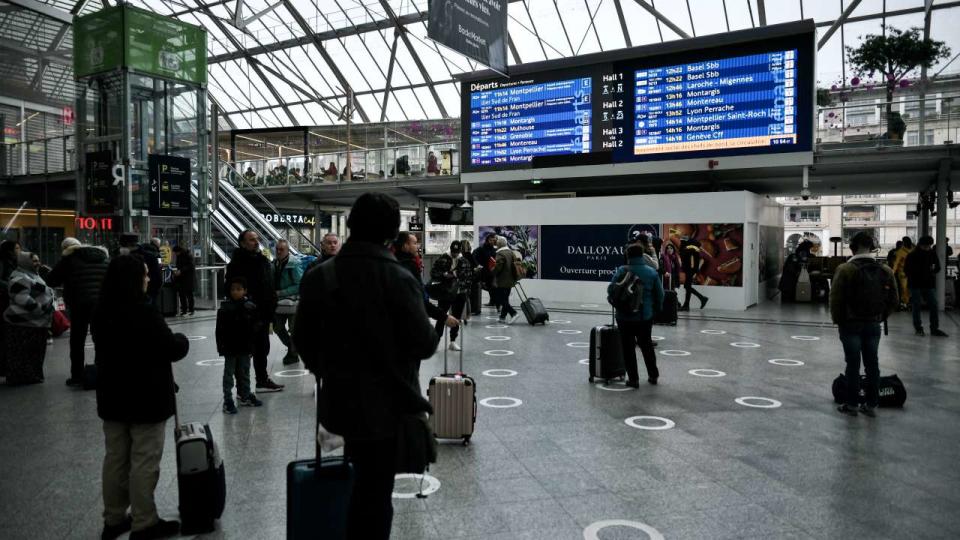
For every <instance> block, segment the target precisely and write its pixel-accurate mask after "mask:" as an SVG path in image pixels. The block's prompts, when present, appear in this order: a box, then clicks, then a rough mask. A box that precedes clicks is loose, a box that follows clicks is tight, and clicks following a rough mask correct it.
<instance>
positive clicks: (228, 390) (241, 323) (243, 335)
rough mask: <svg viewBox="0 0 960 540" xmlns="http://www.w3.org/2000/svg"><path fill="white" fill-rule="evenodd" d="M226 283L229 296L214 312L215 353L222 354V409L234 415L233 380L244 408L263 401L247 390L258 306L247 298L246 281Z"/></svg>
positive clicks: (260, 403) (235, 278)
mask: <svg viewBox="0 0 960 540" xmlns="http://www.w3.org/2000/svg"><path fill="white" fill-rule="evenodd" d="M227 286H228V287H229V288H230V296H229V298H227V299H226V300H225V301H224V302H223V303H222V304H221V305H220V310H219V311H217V353H218V354H220V355H222V356H223V412H225V413H227V414H237V406H236V405H235V404H234V403H233V382H234V378H236V382H237V397H238V398H239V400H240V405H241V406H243V407H259V406H261V405H263V402H262V401H260V400H259V399H257V396H255V395H254V394H253V392H251V391H250V355H251V354H253V340H252V337H253V335H254V325H256V324H260V323H259V322H258V319H257V306H256V305H255V304H254V303H253V302H251V301H250V300H248V299H247V282H246V280H245V279H244V278H243V277H240V276H237V277H234V278H232V279H231V280H230V281H229V282H228V283H227Z"/></svg>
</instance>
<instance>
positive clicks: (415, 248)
mask: <svg viewBox="0 0 960 540" xmlns="http://www.w3.org/2000/svg"><path fill="white" fill-rule="evenodd" d="M419 242H420V241H419V240H418V239H417V235H415V234H412V233H408V232H406V231H402V232H401V233H400V234H399V235H397V239H396V240H394V241H393V253H394V255H395V256H396V257H397V262H399V263H400V266H403V267H404V268H406V269H407V270H408V271H409V272H410V274H411V275H412V276H413V277H414V278H416V280H417V282H418V283H421V285H422V282H421V281H420V276H421V275H422V274H423V261H422V259H420V248H419ZM423 307H424V309H425V310H426V311H427V316H428V317H430V318H431V319H433V320H435V321H437V322H438V323H439V322H440V321H443V324H445V325H447V326H448V327H449V328H454V327H456V326H459V325H460V321H458V320H457V319H456V317H454V316H453V315H450V314H449V313H447V312H446V311H444V310H443V309H442V308H441V307H440V306H438V305H436V304H434V303H433V302H431V301H430V299H429V298H428V297H427V295H426V294H425V295H423ZM438 335H443V334H442V332H439V333H438Z"/></svg>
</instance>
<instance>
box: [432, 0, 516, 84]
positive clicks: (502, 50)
mask: <svg viewBox="0 0 960 540" xmlns="http://www.w3.org/2000/svg"><path fill="white" fill-rule="evenodd" d="M507 4H508V2H507V0H430V9H429V13H428V20H427V37H428V38H430V39H432V40H434V41H436V42H437V43H440V44H441V45H445V46H447V47H449V48H451V49H453V50H454V51H457V52H458V53H460V54H462V55H464V56H467V57H469V58H473V59H474V60H476V61H477V62H480V63H481V64H483V65H485V66H489V67H490V69H492V70H494V71H497V72H499V73H503V74H506V72H507Z"/></svg>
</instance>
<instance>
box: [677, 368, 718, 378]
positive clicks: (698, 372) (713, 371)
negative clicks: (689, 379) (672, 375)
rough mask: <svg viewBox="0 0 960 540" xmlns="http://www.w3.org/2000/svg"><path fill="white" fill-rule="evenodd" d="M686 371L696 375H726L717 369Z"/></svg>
mask: <svg viewBox="0 0 960 540" xmlns="http://www.w3.org/2000/svg"><path fill="white" fill-rule="evenodd" d="M687 373H689V374H691V375H695V376H697V377H726V376H727V374H726V373H724V372H722V371H720V370H717V369H691V370H690V371H688V372H687Z"/></svg>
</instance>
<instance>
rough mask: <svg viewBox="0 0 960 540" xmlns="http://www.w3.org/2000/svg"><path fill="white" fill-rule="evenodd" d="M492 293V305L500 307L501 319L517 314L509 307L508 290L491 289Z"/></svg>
mask: <svg viewBox="0 0 960 540" xmlns="http://www.w3.org/2000/svg"><path fill="white" fill-rule="evenodd" d="M493 292H494V293H495V296H494V297H493V303H494V304H496V305H497V306H499V307H500V318H501V319H506V318H507V315H509V316H511V317H513V316H514V315H516V314H517V310H515V309H513V306H511V305H510V289H508V288H506V287H497V288H495V289H493Z"/></svg>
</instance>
